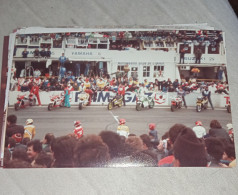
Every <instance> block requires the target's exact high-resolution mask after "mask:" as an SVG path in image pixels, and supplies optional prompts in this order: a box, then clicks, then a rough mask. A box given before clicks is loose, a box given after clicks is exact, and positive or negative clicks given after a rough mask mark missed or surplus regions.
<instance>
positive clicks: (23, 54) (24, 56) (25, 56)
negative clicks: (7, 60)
mask: <svg viewBox="0 0 238 195" xmlns="http://www.w3.org/2000/svg"><path fill="white" fill-rule="evenodd" d="M28 54H29V51H27V50H26V48H25V49H24V51H23V52H22V57H23V58H27V56H28Z"/></svg>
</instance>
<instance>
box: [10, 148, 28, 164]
mask: <svg viewBox="0 0 238 195" xmlns="http://www.w3.org/2000/svg"><path fill="white" fill-rule="evenodd" d="M12 159H18V160H23V161H26V162H29V159H28V156H27V153H26V150H24V149H15V150H14V151H13V153H12Z"/></svg>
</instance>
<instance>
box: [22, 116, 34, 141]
mask: <svg viewBox="0 0 238 195" xmlns="http://www.w3.org/2000/svg"><path fill="white" fill-rule="evenodd" d="M24 129H25V131H24V135H23V138H26V137H28V138H30V140H32V139H33V138H34V137H35V134H36V128H35V126H34V125H33V119H27V120H26V126H25V127H24Z"/></svg>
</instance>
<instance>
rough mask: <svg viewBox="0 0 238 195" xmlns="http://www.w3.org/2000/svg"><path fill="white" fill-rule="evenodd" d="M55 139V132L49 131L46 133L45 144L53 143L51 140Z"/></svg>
mask: <svg viewBox="0 0 238 195" xmlns="http://www.w3.org/2000/svg"><path fill="white" fill-rule="evenodd" d="M54 139H55V136H54V134H53V133H47V134H45V141H46V143H45V144H51V142H52V141H53V140H54Z"/></svg>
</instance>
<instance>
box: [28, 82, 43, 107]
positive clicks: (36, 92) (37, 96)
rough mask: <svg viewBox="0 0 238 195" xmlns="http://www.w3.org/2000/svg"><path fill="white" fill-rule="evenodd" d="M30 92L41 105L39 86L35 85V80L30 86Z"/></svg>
mask: <svg viewBox="0 0 238 195" xmlns="http://www.w3.org/2000/svg"><path fill="white" fill-rule="evenodd" d="M30 92H31V93H33V94H34V95H35V96H36V98H37V101H38V105H39V106H41V101H40V94H39V87H38V86H37V83H35V82H34V83H33V87H32V88H31V91H30Z"/></svg>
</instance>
